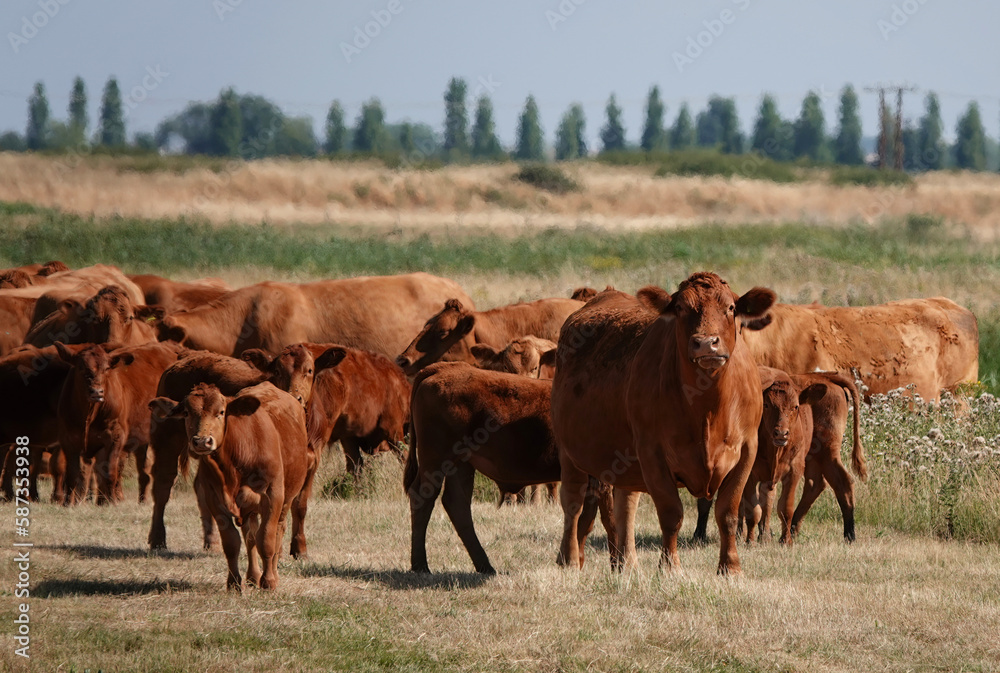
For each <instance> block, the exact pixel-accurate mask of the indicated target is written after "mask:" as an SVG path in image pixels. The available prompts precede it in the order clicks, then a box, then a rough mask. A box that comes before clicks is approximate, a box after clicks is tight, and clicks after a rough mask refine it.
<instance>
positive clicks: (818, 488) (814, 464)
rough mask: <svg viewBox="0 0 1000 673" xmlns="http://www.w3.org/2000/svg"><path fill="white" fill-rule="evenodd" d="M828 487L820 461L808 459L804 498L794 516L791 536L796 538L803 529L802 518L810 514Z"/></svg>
mask: <svg viewBox="0 0 1000 673" xmlns="http://www.w3.org/2000/svg"><path fill="white" fill-rule="evenodd" d="M825 487H826V480H825V479H823V466H822V465H821V464H820V461H819V460H816V459H813V460H809V459H808V458H807V459H806V469H805V485H804V486H803V488H802V498H801V499H800V500H799V504H798V507H796V508H795V513H794V514H792V525H791V527H790V530H791V536H792V537H795V536H796V535H798V534H799V530H801V528H802V518H803V517H804V516H805V515H806V514H808V513H809V509H810V508H811V507H812V506H813V503H814V502H816V498H818V497H819V495H820V493H822V492H823V489H824V488H825Z"/></svg>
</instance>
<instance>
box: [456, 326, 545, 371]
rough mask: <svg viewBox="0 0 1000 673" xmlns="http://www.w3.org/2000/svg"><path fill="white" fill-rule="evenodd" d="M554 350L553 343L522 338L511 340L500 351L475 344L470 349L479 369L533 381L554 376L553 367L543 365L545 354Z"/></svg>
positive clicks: (531, 337) (529, 337) (530, 337)
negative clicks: (523, 377) (515, 375)
mask: <svg viewBox="0 0 1000 673" xmlns="http://www.w3.org/2000/svg"><path fill="white" fill-rule="evenodd" d="M555 349H556V343H555V342H554V341H550V340H548V339H539V338H538V337H533V336H523V337H518V338H516V339H513V340H511V342H510V343H509V344H507V346H506V347H505V348H503V349H502V350H500V349H497V348H494V347H493V346H488V345H486V344H476V345H475V346H473V347H472V355H473V357H475V358H476V366H477V367H479V368H480V369H488V370H490V371H493V372H507V373H508V374H520V375H521V376H529V377H531V378H535V379H551V378H552V376H553V375H554V374H555V367H554V366H552V365H551V364H550V365H545V364H543V363H544V361H545V354H546V353H549V352H550V351H554V350H555Z"/></svg>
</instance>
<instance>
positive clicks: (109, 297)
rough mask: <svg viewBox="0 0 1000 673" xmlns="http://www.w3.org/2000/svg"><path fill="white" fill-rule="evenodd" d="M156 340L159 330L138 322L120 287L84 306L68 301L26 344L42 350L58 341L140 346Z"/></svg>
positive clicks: (105, 290) (34, 330)
mask: <svg viewBox="0 0 1000 673" xmlns="http://www.w3.org/2000/svg"><path fill="white" fill-rule="evenodd" d="M36 308H37V307H36ZM156 340H157V339H156V331H155V330H154V329H153V327H152V326H151V325H148V324H146V323H145V322H143V321H141V320H138V319H137V317H136V311H135V307H134V306H133V305H132V302H131V301H130V300H129V298H128V294H127V293H126V292H125V291H124V290H122V289H121V288H120V287H118V286H116V285H109V286H108V287H104V288H101V289H100V290H99V291H98V292H97V294H95V295H94V296H93V297H90V298H89V299H87V301H86V303H84V304H80V303H78V302H75V301H73V300H66V301H64V302H63V303H62V304H61V305H60V307H59V310H58V311H54V312H53V313H51V314H49V315H48V316H47V317H45V318H44V319H42V320H41V321H39V322H37V323H35V324H34V326H32V328H31V330H30V331H29V332H28V334H27V335H26V336H25V343H28V344H31V345H32V346H38V347H42V346H50V345H52V344H54V343H55V342H56V341H62V342H63V343H111V344H115V345H118V346H139V345H141V344H146V343H155V342H156Z"/></svg>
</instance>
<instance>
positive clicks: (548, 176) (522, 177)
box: [514, 164, 580, 194]
mask: <svg viewBox="0 0 1000 673" xmlns="http://www.w3.org/2000/svg"><path fill="white" fill-rule="evenodd" d="M514 179H515V180H517V181H519V182H523V183H525V184H528V185H531V186H532V187H536V188H537V189H544V190H545V191H547V192H552V193H553V194H566V193H567V192H575V191H579V189H580V185H578V184H577V183H576V181H574V180H573V179H572V178H570V177H569V176H568V175H566V174H565V173H564V172H563V171H562V169H561V168H559V167H558V166H549V165H547V164H525V165H524V166H521V168H520V170H518V172H517V173H515V174H514Z"/></svg>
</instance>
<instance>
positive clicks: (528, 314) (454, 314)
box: [396, 298, 583, 376]
mask: <svg viewBox="0 0 1000 673" xmlns="http://www.w3.org/2000/svg"><path fill="white" fill-rule="evenodd" d="M581 306H583V302H580V301H576V300H575V299H562V298H555V299H539V300H538V301H532V302H527V303H520V304H511V305H509V306H501V307H499V308H495V309H492V310H490V311H482V312H477V311H475V310H473V309H472V308H471V307H470V308H466V307H465V306H463V304H462V302H461V301H459V300H458V299H449V300H448V301H447V302H445V305H444V308H443V309H440V310H439V311H438V312H437V314H435V315H434V316H433V317H431V318H430V319H429V320H428V321H427V323H426V324H425V325H424V326H423V329H421V330H420V332H419V333H418V334H417V336H416V337H414V338H413V341H411V342H410V345H409V346H407V347H406V350H404V351H403V352H402V353H401V354H400V355H399V357H398V358H396V364H398V365H399V366H400V367H402V368H403V371H404V372H406V375H407V376H414V375H415V374H416V373H417V372H419V371H420V370H421V369H423V368H424V367H426V366H427V365H429V364H431V363H434V362H437V361H438V360H442V359H443V360H445V361H458V362H468V363H469V364H475V363H476V358H475V356H474V355H473V353H472V348H473V346H475V345H476V344H485V345H487V346H492V347H493V348H497V349H501V348H504V347H506V346H507V344H508V343H510V340H511V339H516V338H517V337H522V336H526V335H531V336H536V337H540V338H542V339H551V340H555V339H558V338H559V329H560V328H561V327H562V324H563V322H564V321H565V320H566V317H567V316H568V315H569V314H570V313H572V312H573V311H575V310H577V309H578V308H580V307H581Z"/></svg>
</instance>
